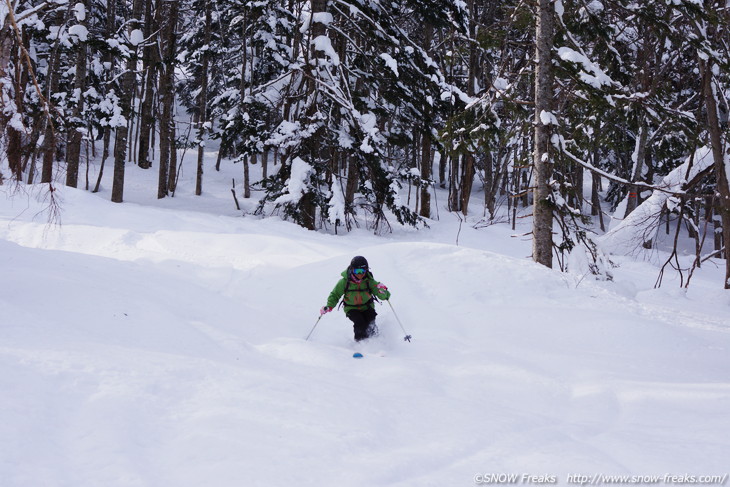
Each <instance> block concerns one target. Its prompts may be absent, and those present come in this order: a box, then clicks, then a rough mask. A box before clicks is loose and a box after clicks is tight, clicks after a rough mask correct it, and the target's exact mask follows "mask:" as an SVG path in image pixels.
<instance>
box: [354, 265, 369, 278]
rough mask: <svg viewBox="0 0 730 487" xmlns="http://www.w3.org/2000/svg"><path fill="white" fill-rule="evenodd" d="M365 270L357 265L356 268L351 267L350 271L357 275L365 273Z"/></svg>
mask: <svg viewBox="0 0 730 487" xmlns="http://www.w3.org/2000/svg"><path fill="white" fill-rule="evenodd" d="M365 272H367V269H364V268H362V267H358V268H357V269H353V270H352V273H353V274H355V275H358V276H359V275H360V274H365Z"/></svg>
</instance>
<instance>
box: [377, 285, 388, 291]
mask: <svg viewBox="0 0 730 487" xmlns="http://www.w3.org/2000/svg"><path fill="white" fill-rule="evenodd" d="M375 287H376V288H378V289H382V290H383V291H387V290H388V286H386V285H385V284H378V285H377V286H375Z"/></svg>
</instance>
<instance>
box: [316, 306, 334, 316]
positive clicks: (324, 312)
mask: <svg viewBox="0 0 730 487" xmlns="http://www.w3.org/2000/svg"><path fill="white" fill-rule="evenodd" d="M330 311H332V308H330V307H329V306H324V307H322V309H320V310H319V316H323V315H326V314H327V313H329V312H330Z"/></svg>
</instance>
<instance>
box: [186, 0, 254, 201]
mask: <svg viewBox="0 0 730 487" xmlns="http://www.w3.org/2000/svg"><path fill="white" fill-rule="evenodd" d="M211 12H212V9H211V1H210V0H206V2H205V45H206V46H210V37H211V33H210V29H211ZM209 59H210V55H209V54H208V50H207V48H206V50H205V52H204V53H203V59H202V69H201V75H200V76H201V79H200V95H199V97H200V98H199V99H198V170H197V175H196V178H195V194H196V195H198V196H200V195H201V194H202V193H203V157H204V156H205V146H204V141H203V139H204V137H205V132H206V128H205V123H206V122H207V121H208V62H209ZM246 170H247V171H248V167H246ZM246 186H247V185H246Z"/></svg>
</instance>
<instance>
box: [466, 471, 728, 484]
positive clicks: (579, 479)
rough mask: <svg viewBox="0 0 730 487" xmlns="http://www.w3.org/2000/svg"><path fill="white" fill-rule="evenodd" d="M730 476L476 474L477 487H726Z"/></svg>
mask: <svg viewBox="0 0 730 487" xmlns="http://www.w3.org/2000/svg"><path fill="white" fill-rule="evenodd" d="M729 477H730V475H729V474H727V473H725V474H721V475H689V474H685V475H676V474H668V473H665V474H660V475H607V474H591V475H585V474H570V475H567V476H564V477H562V478H561V477H560V476H558V475H549V474H540V475H536V474H528V473H519V474H516V473H513V474H503V473H502V474H500V473H478V474H476V475H474V483H475V484H477V485H557V484H561V485H563V484H567V485H579V486H581V487H582V486H585V485H726V484H727V481H728V478H729Z"/></svg>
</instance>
